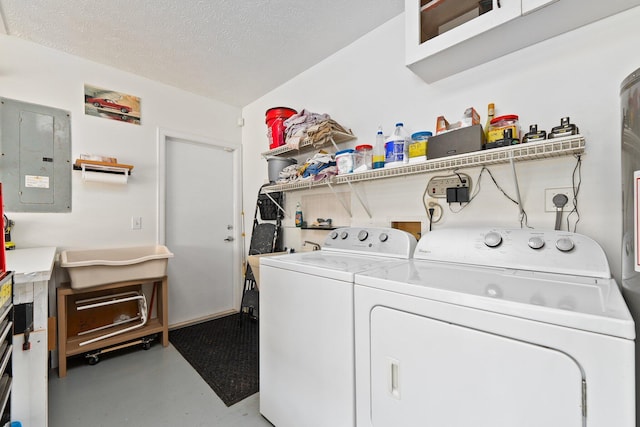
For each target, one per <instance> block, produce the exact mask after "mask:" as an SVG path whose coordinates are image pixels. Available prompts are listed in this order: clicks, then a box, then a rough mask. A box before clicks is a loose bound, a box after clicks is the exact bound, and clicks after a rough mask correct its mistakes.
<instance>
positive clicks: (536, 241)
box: [529, 236, 544, 249]
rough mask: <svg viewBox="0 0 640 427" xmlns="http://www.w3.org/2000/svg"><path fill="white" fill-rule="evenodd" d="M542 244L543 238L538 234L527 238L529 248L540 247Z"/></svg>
mask: <svg viewBox="0 0 640 427" xmlns="http://www.w3.org/2000/svg"><path fill="white" fill-rule="evenodd" d="M543 246H544V239H543V238H542V237H540V236H534V237H532V238H530V239H529V247H530V248H531V249H541V248H542V247H543Z"/></svg>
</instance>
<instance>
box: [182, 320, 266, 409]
mask: <svg viewBox="0 0 640 427" xmlns="http://www.w3.org/2000/svg"><path fill="white" fill-rule="evenodd" d="M169 341H170V342H171V344H173V346H174V347H175V348H176V349H177V350H178V351H179V352H180V354H182V356H183V357H184V358H185V359H187V361H188V362H189V363H190V364H191V366H193V367H194V369H195V370H196V371H198V373H199V374H200V376H201V377H202V378H203V379H204V380H205V381H206V382H207V384H209V386H210V387H211V388H212V389H213V391H214V392H215V393H216V394H217V395H218V396H219V397H220V399H222V401H223V402H224V403H225V404H226V405H227V406H231V405H233V404H234V403H237V402H239V401H241V400H242V399H244V398H246V397H249V396H251V395H252V394H254V393H257V392H258V323H257V321H256V320H255V319H251V318H250V317H249V316H248V315H246V314H242V313H239V314H232V315H230V316H225V317H222V318H220V319H215V320H210V321H208V322H204V323H199V324H197V325H193V326H187V327H184V328H180V329H176V330H172V331H169Z"/></svg>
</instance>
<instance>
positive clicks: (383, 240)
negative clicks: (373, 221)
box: [378, 233, 389, 242]
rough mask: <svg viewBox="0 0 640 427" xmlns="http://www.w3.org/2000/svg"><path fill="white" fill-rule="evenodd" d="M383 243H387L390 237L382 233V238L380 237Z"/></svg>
mask: <svg viewBox="0 0 640 427" xmlns="http://www.w3.org/2000/svg"><path fill="white" fill-rule="evenodd" d="M378 238H379V239H380V241H381V242H386V241H387V240H389V235H388V234H387V233H380V237H378Z"/></svg>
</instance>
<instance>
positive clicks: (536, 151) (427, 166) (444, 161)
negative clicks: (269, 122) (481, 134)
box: [263, 135, 585, 192]
mask: <svg viewBox="0 0 640 427" xmlns="http://www.w3.org/2000/svg"><path fill="white" fill-rule="evenodd" d="M584 147H585V139H584V137H583V136H581V135H571V136H568V137H563V138H556V139H545V140H543V141H539V142H528V143H525V144H517V145H512V146H509V147H501V148H493V149H490V150H483V151H474V152H472V153H466V154H459V155H457V156H450V157H443V158H439V159H433V160H426V161H425V162H423V163H416V164H408V165H406V166H399V167H395V168H382V169H374V170H369V171H366V172H360V173H352V174H348V175H337V176H334V177H331V178H329V179H325V180H323V181H317V182H315V181H312V180H311V181H294V182H290V183H285V184H274V185H269V186H266V187H263V191H265V192H272V191H295V190H307V189H310V188H315V187H321V186H325V185H328V184H336V185H337V184H345V183H350V182H359V181H371V180H374V179H381V178H392V177H396V176H404V175H414V174H420V173H429V172H437V171H441V170H450V169H459V168H468V167H476V166H483V165H494V164H500V163H509V162H510V161H511V159H512V158H513V160H514V161H526V160H538V159H547V158H552V157H563V156H571V155H575V154H583V153H584Z"/></svg>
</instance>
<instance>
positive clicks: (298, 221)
mask: <svg viewBox="0 0 640 427" xmlns="http://www.w3.org/2000/svg"><path fill="white" fill-rule="evenodd" d="M296 227H302V207H301V206H300V202H298V203H297V204H296Z"/></svg>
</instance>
